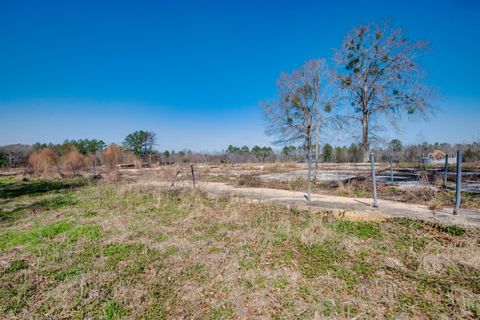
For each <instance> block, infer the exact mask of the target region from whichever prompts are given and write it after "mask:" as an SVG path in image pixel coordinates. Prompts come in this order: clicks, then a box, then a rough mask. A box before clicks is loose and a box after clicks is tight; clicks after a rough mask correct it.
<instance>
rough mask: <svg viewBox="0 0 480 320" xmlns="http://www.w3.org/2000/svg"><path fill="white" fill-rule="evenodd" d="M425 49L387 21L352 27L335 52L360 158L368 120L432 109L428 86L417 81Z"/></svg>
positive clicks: (394, 118) (393, 120)
mask: <svg viewBox="0 0 480 320" xmlns="http://www.w3.org/2000/svg"><path fill="white" fill-rule="evenodd" d="M427 51H428V45H427V43H425V42H424V41H409V40H407V39H406V38H404V36H403V32H402V30H401V29H393V28H391V26H390V23H389V22H386V23H382V24H376V23H372V24H369V25H362V26H359V27H357V28H354V29H353V30H351V31H350V32H349V33H348V34H347V35H346V37H345V39H344V41H343V46H342V48H341V49H340V50H338V51H337V52H336V56H335V60H336V62H337V66H338V67H339V71H338V72H337V73H336V74H335V78H336V80H337V82H338V84H339V86H340V87H341V88H342V89H344V90H345V92H346V93H348V96H349V99H350V103H351V105H352V106H353V108H354V110H353V111H354V113H353V115H352V116H351V117H352V118H353V119H354V120H356V121H359V122H360V123H361V126H362V149H363V161H364V162H367V161H368V156H369V151H370V131H369V130H371V127H372V121H374V120H378V119H379V118H380V117H382V116H386V117H387V118H389V120H390V121H391V123H392V124H395V123H396V121H397V120H398V119H399V117H400V116H401V115H402V113H406V114H409V115H413V114H416V115H423V116H425V115H426V114H427V111H429V109H432V106H431V105H430V102H429V100H430V98H431V97H432V91H431V90H429V89H428V88H427V87H426V86H424V85H422V84H421V80H422V79H423V78H424V76H425V74H424V72H423V71H422V69H421V67H420V65H419V64H418V61H417V60H418V57H419V56H420V55H421V54H424V53H425V52H427Z"/></svg>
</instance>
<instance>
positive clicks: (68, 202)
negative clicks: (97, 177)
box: [0, 177, 480, 319]
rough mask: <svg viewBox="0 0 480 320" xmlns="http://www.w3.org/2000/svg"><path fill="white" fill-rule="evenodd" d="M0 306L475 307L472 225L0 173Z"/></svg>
mask: <svg viewBox="0 0 480 320" xmlns="http://www.w3.org/2000/svg"><path fill="white" fill-rule="evenodd" d="M0 208H1V211H0V318H1V319H10V318H11V319H14V318H21V319H32V318H48V319H60V318H61V319H70V318H74V319H84V318H95V319H124V318H127V319H169V318H202V319H228V318H244V319H249V318H275V319H277V318H278V319H280V318H282V319H283V318H290V319H297V318H305V319H311V318H317V319H318V318H345V319H349V318H355V317H356V318H387V319H398V318H425V319H426V318H432V319H438V318H463V319H465V318H471V319H475V318H480V231H479V230H472V229H469V230H464V229H461V228H458V227H442V226H436V225H429V224H425V223H422V222H417V221H411V220H388V221H383V222H354V221H347V220H342V219H335V218H332V217H331V215H330V214H329V213H328V212H325V213H322V214H309V213H308V212H305V211H299V210H295V209H287V208H284V207H280V206H273V205H258V204H245V203H240V202H237V201H233V200H232V199H230V198H217V199H212V198H209V197H207V196H206V195H204V194H202V193H199V192H196V193H192V192H186V191H182V190H163V191H162V190H158V189H153V188H148V187H139V186H134V185H128V184H127V183H124V182H116V183H112V182H110V183H109V182H104V181H100V182H96V183H93V182H88V181H84V180H78V179H77V180H53V181H41V180H29V181H23V180H17V179H16V178H15V177H6V178H5V177H4V178H0Z"/></svg>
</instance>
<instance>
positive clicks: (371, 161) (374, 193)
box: [370, 152, 378, 208]
mask: <svg viewBox="0 0 480 320" xmlns="http://www.w3.org/2000/svg"><path fill="white" fill-rule="evenodd" d="M370 163H371V169H372V185H373V207H374V208H378V201H377V177H376V175H375V153H374V152H372V153H370Z"/></svg>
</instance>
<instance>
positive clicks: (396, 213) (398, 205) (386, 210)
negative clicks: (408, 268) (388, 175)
mask: <svg viewBox="0 0 480 320" xmlns="http://www.w3.org/2000/svg"><path fill="white" fill-rule="evenodd" d="M139 184H145V185H150V186H158V187H161V188H168V187H170V186H171V183H170V182H162V181H140V182H139ZM175 185H176V186H177V187H186V188H192V187H193V185H192V183H191V182H188V181H180V182H177V183H176V184H175ZM197 188H198V189H199V190H201V191H203V192H206V193H208V194H212V195H215V196H228V197H234V198H239V199H242V200H246V201H250V202H258V203H276V204H283V205H286V206H288V207H298V208H301V209H308V208H309V209H310V210H313V211H325V210H329V211H332V212H333V213H335V214H340V215H342V216H345V217H349V218H353V219H355V220H379V219H383V218H392V217H403V218H410V219H420V220H423V221H429V222H433V223H442V224H455V225H462V226H466V227H480V211H478V210H471V209H464V210H462V212H461V214H460V215H453V214H452V211H451V210H447V209H440V210H438V211H433V210H430V209H429V208H428V207H427V206H423V205H417V204H408V203H402V202H396V201H389V200H379V201H378V208H374V207H373V206H372V203H373V199H368V198H358V199H357V198H349V197H338V196H332V195H322V194H313V195H312V201H311V202H310V204H309V205H308V203H307V201H306V200H305V193H303V192H298V191H288V190H279V189H270V188H237V187H234V186H231V185H228V184H225V183H221V182H199V183H198V184H197Z"/></svg>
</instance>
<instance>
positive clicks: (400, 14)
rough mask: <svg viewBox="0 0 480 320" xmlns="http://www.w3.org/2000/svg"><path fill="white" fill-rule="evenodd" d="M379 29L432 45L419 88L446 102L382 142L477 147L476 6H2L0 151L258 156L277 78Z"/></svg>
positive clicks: (479, 38)
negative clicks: (123, 148)
mask: <svg viewBox="0 0 480 320" xmlns="http://www.w3.org/2000/svg"><path fill="white" fill-rule="evenodd" d="M387 17H390V18H391V20H392V22H393V24H394V25H396V26H401V27H403V28H404V30H405V32H406V35H407V36H408V37H409V38H414V39H425V40H428V41H430V42H431V46H432V48H433V51H432V53H431V54H430V55H429V56H428V57H426V58H424V59H423V61H424V66H425V69H426V70H427V72H428V78H427V82H428V83H429V84H431V85H432V86H435V87H437V88H438V89H439V91H440V92H442V94H443V98H442V99H441V100H440V101H438V102H437V105H438V106H439V107H441V109H442V110H441V111H439V112H437V115H436V116H435V117H434V118H432V119H430V120H429V121H428V122H415V123H407V122H405V123H404V124H403V125H402V126H403V127H404V130H403V132H402V133H400V134H397V133H391V134H390V136H392V137H393V136H398V137H400V138H401V139H402V140H403V141H405V142H418V141H417V140H418V139H419V138H418V137H419V134H420V133H421V136H423V137H425V139H426V140H428V141H430V142H434V141H447V142H467V141H472V139H479V140H480V81H479V80H478V75H479V74H480V64H479V58H478V57H479V53H480V2H479V1H474V0H471V1H467V0H456V1H453V0H450V1H446V0H443V1H441V0H439V1H421V0H416V1H288V2H287V1H271V2H268V1H195V2H194V1H53V0H52V1H40V0H39V1H21V0H14V1H9V0H2V1H1V2H0V145H2V144H10V143H34V142H36V141H41V142H48V141H52V142H62V141H63V140H64V139H66V138H68V139H78V138H101V139H104V140H105V141H106V142H121V141H122V140H123V138H124V137H125V135H126V134H128V133H129V132H131V131H134V130H138V129H145V130H151V131H154V132H156V133H157V136H158V140H159V141H158V142H159V146H158V148H159V149H166V148H167V149H176V150H178V149H180V148H189V149H193V150H196V151H206V150H209V151H213V150H221V149H223V148H225V147H226V146H227V145H228V144H237V145H243V144H247V145H250V146H251V145H253V144H268V143H269V141H271V139H270V138H269V137H267V136H266V135H265V134H264V126H263V119H262V114H261V110H260V108H259V107H258V102H259V101H260V100H264V99H269V98H273V97H274V96H275V92H276V88H275V80H276V78H277V77H278V74H279V73H280V72H282V71H290V70H292V69H293V68H296V67H298V66H299V65H301V64H302V63H303V62H304V61H305V60H307V59H311V58H317V57H325V58H330V57H331V56H332V52H333V48H337V47H339V46H340V44H341V41H342V39H343V36H344V34H345V33H346V32H347V31H348V30H349V29H351V28H352V27H354V26H356V25H358V24H361V23H367V22H369V21H372V20H379V19H384V18H387ZM337 140H338V139H337ZM332 142H333V143H334V144H337V143H340V144H342V143H343V141H332ZM345 142H347V141H345Z"/></svg>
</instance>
